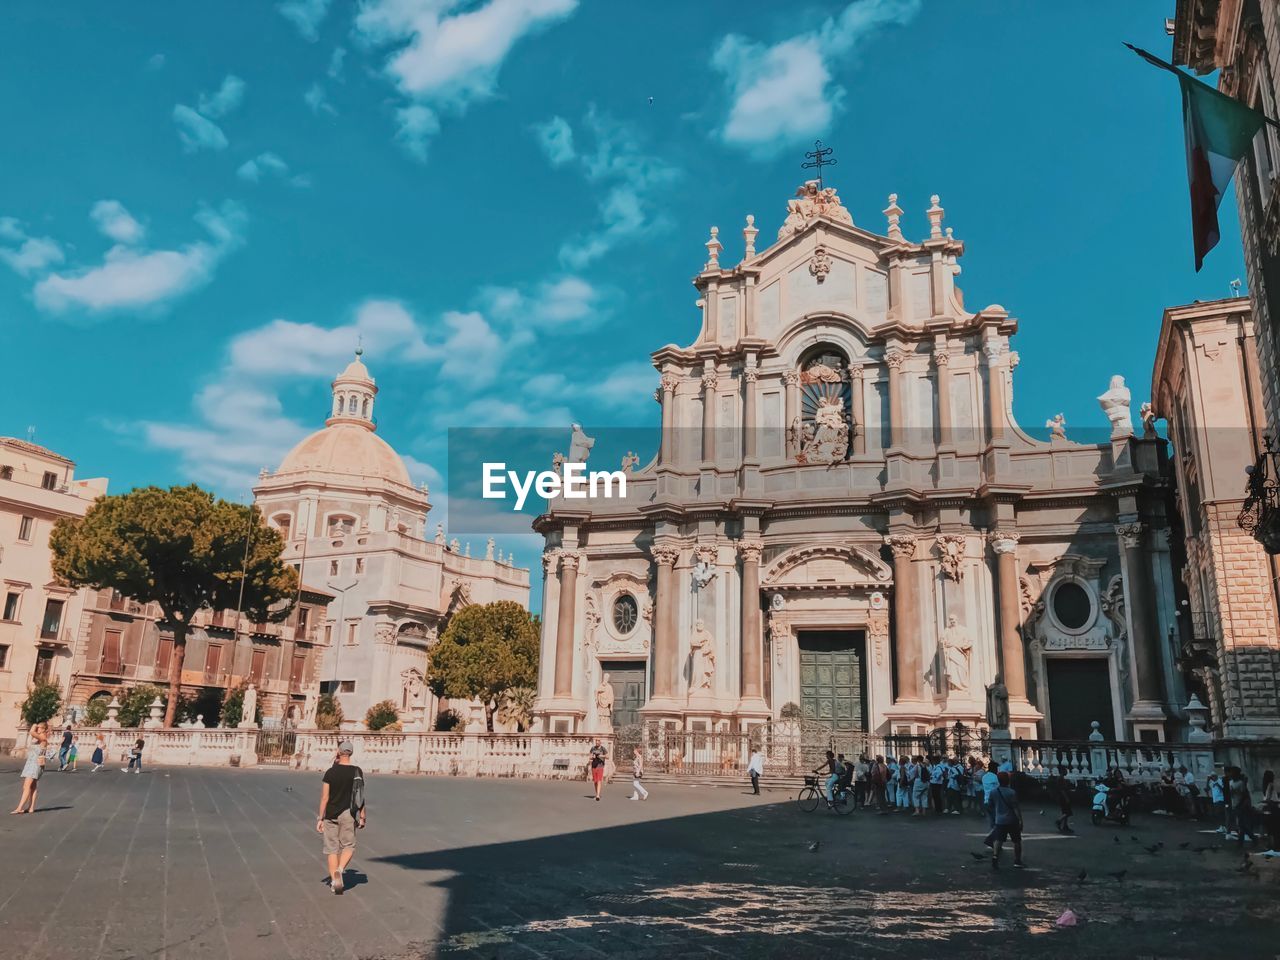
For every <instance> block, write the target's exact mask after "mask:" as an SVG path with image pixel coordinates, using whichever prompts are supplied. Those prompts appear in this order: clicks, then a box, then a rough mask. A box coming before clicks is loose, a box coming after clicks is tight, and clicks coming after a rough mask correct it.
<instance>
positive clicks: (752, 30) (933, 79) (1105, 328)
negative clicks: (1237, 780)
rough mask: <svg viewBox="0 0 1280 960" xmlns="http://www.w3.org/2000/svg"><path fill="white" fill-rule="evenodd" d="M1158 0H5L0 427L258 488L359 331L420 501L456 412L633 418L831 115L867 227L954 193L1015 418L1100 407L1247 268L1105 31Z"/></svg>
mask: <svg viewBox="0 0 1280 960" xmlns="http://www.w3.org/2000/svg"><path fill="white" fill-rule="evenodd" d="M1173 7H1174V4H1173V0H1162V2H1148V0H1141V2H1140V0H1131V2H1126V3H1115V2H1114V0H1080V2H1079V3H1077V4H1076V5H1074V7H1073V9H1072V10H1071V13H1070V15H1064V13H1063V9H1062V6H1061V5H1060V4H1051V3H1041V2H1031V0H1020V2H1007V0H988V2H982V0H971V2H967V3H964V4H957V3H951V2H944V0H855V2H852V3H845V2H840V0H833V2H826V3H807V4H806V3H803V2H801V3H799V4H777V3H766V2H760V0H698V2H697V3H689V2H687V0H681V2H675V0H647V2H645V3H632V4H619V3H610V2H605V0H467V2H461V0H360V2H348V0H283V2H276V3H270V2H265V0H255V2H244V0H219V2H218V3H216V4H128V5H119V4H103V3H100V2H96V0H63V2H60V3H57V4H48V3H37V2H34V0H14V2H11V3H6V4H4V5H3V9H0V124H2V128H3V130H4V131H5V134H6V135H5V136H4V137H3V138H0V330H2V331H3V339H4V344H5V348H6V350H5V352H6V361H7V362H6V363H5V375H4V385H3V389H2V390H0V397H2V398H3V403H0V435H12V436H19V437H25V436H26V435H27V431H28V428H30V427H34V429H35V437H36V440H37V442H39V443H41V444H43V445H46V446H48V447H51V448H53V449H54V450H56V451H58V452H59V453H61V454H63V455H65V456H67V457H70V458H71V459H73V460H75V461H76V462H77V465H78V466H77V475H78V476H80V477H91V476H106V477H109V478H110V489H111V491H113V492H123V491H125V490H128V489H130V488H132V487H134V486H136V485H143V484H161V485H168V484H175V483H186V482H193V481H194V482H197V483H200V484H203V485H206V486H209V487H212V488H213V489H215V490H217V491H218V492H219V493H221V494H222V495H224V496H227V497H230V498H236V497H240V496H244V495H246V494H247V491H248V489H249V487H250V486H251V485H252V483H253V481H254V479H255V477H256V476H257V473H258V470H259V469H260V468H261V467H270V468H273V469H274V467H275V466H276V465H278V463H279V461H280V459H281V458H282V456H283V455H284V453H285V452H286V451H287V450H288V449H289V448H290V447H291V446H292V445H293V444H294V443H295V442H296V441H297V440H299V439H301V438H302V437H303V436H305V435H306V434H307V433H309V432H310V431H312V430H314V429H316V428H318V427H319V426H321V425H322V423H323V420H324V417H325V416H326V414H327V411H328V406H329V381H330V380H331V379H332V377H333V375H334V374H336V373H337V372H338V371H339V370H341V369H342V368H343V366H345V364H346V362H347V361H348V360H349V359H350V356H351V352H352V350H353V348H354V347H355V346H356V345H357V343H362V344H363V347H364V350H365V360H366V362H367V363H368V365H369V368H370V370H371V372H372V374H373V376H374V377H375V378H376V379H377V382H378V386H379V389H380V393H379V396H378V401H377V411H376V412H377V416H378V423H379V434H380V435H381V436H383V437H384V438H385V439H387V440H388V441H389V442H390V443H391V444H392V445H393V446H394V447H395V448H396V449H397V450H398V451H399V452H400V453H401V454H402V455H403V456H404V458H405V460H406V463H407V464H408V466H409V468H410V471H411V473H412V475H413V477H414V479H415V480H416V481H419V482H422V481H425V482H428V483H429V484H430V486H431V489H432V499H433V502H435V503H437V504H442V503H443V502H444V498H445V497H446V496H447V491H446V490H444V489H443V485H444V483H445V477H446V476H447V470H446V464H445V445H446V431H447V429H448V428H449V427H451V426H452V427H500V426H537V427H557V428H559V427H562V428H564V429H565V431H566V437H567V429H568V424H569V423H570V422H571V421H572V420H582V421H584V422H588V423H592V424H597V425H601V426H649V425H652V424H653V423H654V422H655V420H656V418H657V416H658V408H657V405H656V404H655V403H654V402H653V399H652V390H653V387H654V386H655V385H656V380H657V377H656V374H655V373H654V372H653V370H652V367H651V365H650V363H649V360H648V355H649V353H650V352H651V351H653V350H655V349H657V348H658V347H661V346H663V345H664V344H667V343H671V342H674V343H678V344H681V345H684V344H688V343H689V342H690V341H691V340H692V339H693V338H694V337H695V336H696V334H697V330H698V314H697V310H696V308H695V306H694V300H695V291H694V288H693V287H692V286H691V284H690V279H691V278H692V277H693V276H694V274H696V273H697V272H698V270H699V269H701V266H702V263H703V261H704V260H705V259H706V250H705V248H704V246H703V244H704V243H705V242H706V240H707V236H708V231H709V228H710V226H711V225H718V226H719V227H720V228H721V238H722V239H723V240H724V241H725V243H726V250H725V252H724V254H723V255H722V258H723V260H724V261H725V262H730V263H732V262H736V261H737V259H738V258H739V257H740V256H741V234H740V230H741V226H742V223H743V220H744V218H745V215H746V214H748V213H752V214H755V216H756V225H757V226H758V227H759V228H760V229H761V235H762V239H763V238H764V237H767V236H769V235H771V233H772V232H773V231H775V230H776V227H777V226H778V224H779V223H780V222H781V220H782V218H783V216H784V214H785V206H786V201H787V199H788V198H789V197H790V196H791V195H792V194H793V192H794V190H795V188H796V186H797V185H798V184H799V183H800V182H801V181H802V180H803V179H805V173H804V172H803V171H802V170H801V169H800V166H799V165H800V163H801V162H802V160H803V154H804V152H805V151H806V150H810V149H812V142H813V140H814V139H816V138H821V139H822V140H823V141H824V142H826V143H827V144H829V145H831V146H832V147H834V149H835V151H836V154H835V155H836V157H837V159H838V165H837V166H836V167H834V168H831V169H830V170H829V171H828V173H827V181H828V184H829V185H833V186H835V187H836V188H837V189H838V190H839V192H840V195H841V198H842V199H843V201H844V203H845V205H846V206H847V207H848V209H849V210H850V212H851V214H852V215H853V219H854V222H855V223H858V224H860V225H864V226H866V227H868V228H869V229H871V230H875V231H878V232H883V230H884V217H883V216H882V214H881V212H880V211H881V210H882V209H883V208H884V207H885V205H886V201H887V196H888V195H889V194H890V193H897V194H898V197H899V203H900V204H901V206H902V207H903V208H904V209H905V210H906V214H905V216H904V218H903V229H904V231H905V232H906V233H907V235H908V236H909V237H913V238H915V239H923V238H924V237H925V236H926V235H927V222H926V219H925V215H924V211H925V209H926V208H927V207H928V206H929V197H930V195H931V194H934V193H937V194H939V195H940V196H941V203H942V206H943V207H944V208H945V210H946V224H947V225H948V226H950V227H952V228H954V231H955V235H956V237H958V238H959V239H961V240H963V241H965V245H966V253H965V256H964V258H963V259H962V261H961V265H962V267H963V274H962V275H961V277H960V278H959V283H960V285H961V286H962V287H963V289H964V291H965V300H966V304H967V306H968V307H969V308H970V309H977V308H978V307H981V306H983V305H986V304H990V303H999V304H1002V305H1004V306H1005V307H1006V308H1007V309H1008V310H1009V312H1010V313H1011V314H1013V315H1014V316H1015V317H1017V318H1018V319H1019V321H1020V328H1019V333H1018V335H1017V337H1016V338H1015V341H1014V348H1015V349H1016V350H1017V351H1018V353H1019V355H1020V357H1021V364H1020V366H1019V367H1018V369H1017V372H1016V374H1015V383H1014V391H1015V394H1014V408H1015V414H1016V415H1017V417H1018V419H1019V420H1020V421H1021V422H1022V424H1023V425H1024V427H1026V428H1028V429H1029V430H1030V432H1032V434H1033V435H1036V436H1041V435H1045V432H1044V431H1043V429H1042V428H1041V427H1040V425H1041V424H1043V423H1044V421H1045V420H1046V419H1047V418H1048V417H1050V416H1052V415H1053V414H1055V413H1058V412H1063V413H1064V414H1065V415H1066V419H1067V424H1068V433H1069V434H1070V431H1071V428H1072V427H1073V426H1079V427H1081V428H1083V427H1088V428H1091V429H1099V428H1101V427H1104V426H1105V418H1104V417H1103V415H1102V413H1101V411H1100V409H1099V408H1098V405H1097V402H1096V400H1095V399H1094V398H1095V397H1096V396H1097V395H1098V394H1099V393H1102V392H1103V390H1105V389H1106V386H1107V382H1108V378H1109V377H1110V376H1111V375H1112V374H1115V373H1120V374H1123V375H1124V376H1125V377H1126V379H1127V381H1128V383H1129V384H1130V386H1131V387H1132V388H1133V393H1134V407H1135V409H1136V407H1137V405H1138V404H1139V403H1140V402H1141V401H1142V400H1143V399H1146V398H1147V396H1148V395H1149V392H1150V380H1151V362H1152V358H1153V355H1154V352H1155V346H1156V339H1157V336H1158V333H1159V322H1160V315H1161V311H1162V309H1163V308H1164V307H1165V306H1168V305H1174V304H1181V303H1187V302H1190V301H1192V300H1197V299H1200V300H1209V299H1215V298H1218V297H1223V296H1228V295H1230V292H1231V291H1230V288H1229V283H1230V281H1231V280H1233V279H1235V278H1237V277H1238V278H1241V279H1243V277H1244V269H1243V264H1242V257H1241V252H1240V242H1239V228H1238V224H1237V222H1236V216H1235V208H1234V198H1233V197H1232V196H1228V197H1227V199H1226V201H1225V202H1224V204H1223V209H1222V216H1221V220H1222V236H1223V241H1222V243H1221V245H1220V246H1219V247H1218V249H1217V250H1215V251H1213V252H1212V253H1211V254H1210V255H1209V257H1208V259H1207V260H1206V263H1205V266H1204V269H1203V270H1202V272H1201V273H1199V274H1196V273H1195V272H1194V271H1193V261H1192V250H1191V235H1190V226H1189V224H1190V212H1189V208H1188V200H1187V186H1186V172H1185V161H1184V154H1183V146H1182V128H1181V118H1180V107H1179V98H1178V91H1177V83H1176V82H1175V81H1174V80H1173V78H1172V77H1170V76H1168V75H1167V74H1164V73H1163V72H1162V71H1159V70H1155V69H1153V68H1152V67H1150V66H1148V65H1146V64H1144V63H1143V62H1142V61H1141V60H1139V59H1138V58H1137V57H1136V56H1134V55H1133V54H1132V53H1131V52H1129V51H1128V50H1126V49H1125V48H1124V47H1123V46H1122V41H1125V40H1128V41H1131V42H1133V43H1135V44H1137V45H1139V46H1143V47H1145V48H1147V49H1148V50H1150V51H1152V52H1153V53H1156V54H1157V55H1159V56H1164V57H1167V56H1168V55H1169V50H1170V47H1171V40H1170V38H1168V37H1167V36H1166V35H1165V32H1164V18H1165V17H1167V16H1171V15H1172V14H1173ZM641 453H642V459H643V460H646V461H647V459H648V456H649V455H650V454H651V451H642V452H641ZM437 512H438V508H437V510H436V511H433V516H432V517H431V518H430V520H429V525H433V524H434V522H435V521H436V520H437V519H441V518H439V517H437V516H436V515H435V514H436V513H437ZM531 539H532V538H524V541H523V542H522V543H521V544H519V545H518V546H516V556H517V560H519V561H521V562H522V563H525V564H528V565H530V566H533V567H534V571H533V572H534V575H535V577H536V576H537V575H539V574H540V569H539V565H538V564H536V550H537V546H536V544H534V543H530V540H531ZM514 542H515V541H513V543H514ZM535 596H536V589H535Z"/></svg>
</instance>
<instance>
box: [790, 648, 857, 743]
mask: <svg viewBox="0 0 1280 960" xmlns="http://www.w3.org/2000/svg"><path fill="white" fill-rule="evenodd" d="M797 641H798V643H799V646H800V711H801V713H802V715H803V716H804V718H805V719H806V720H818V721H820V722H822V723H829V724H831V726H832V727H833V728H834V730H835V731H836V732H839V733H863V732H865V731H866V729H867V680H866V672H865V671H864V670H863V659H864V654H865V652H866V640H865V637H864V635H863V634H862V633H861V632H860V631H853V630H849V631H837V630H806V631H802V632H801V633H800V634H799V635H798V636H797Z"/></svg>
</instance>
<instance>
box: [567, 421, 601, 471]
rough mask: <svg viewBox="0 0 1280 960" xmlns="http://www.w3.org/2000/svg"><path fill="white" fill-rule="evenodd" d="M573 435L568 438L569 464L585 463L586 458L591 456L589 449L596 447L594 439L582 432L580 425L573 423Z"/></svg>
mask: <svg viewBox="0 0 1280 960" xmlns="http://www.w3.org/2000/svg"><path fill="white" fill-rule="evenodd" d="M572 426H573V433H572V434H571V435H570V438H569V462H570V463H586V462H587V457H589V456H591V448H592V447H594V446H595V445H596V438H595V437H588V436H587V435H586V434H585V433H583V432H582V424H580V423H575V424H573V425H572Z"/></svg>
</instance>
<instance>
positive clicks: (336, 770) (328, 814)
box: [316, 740, 365, 894]
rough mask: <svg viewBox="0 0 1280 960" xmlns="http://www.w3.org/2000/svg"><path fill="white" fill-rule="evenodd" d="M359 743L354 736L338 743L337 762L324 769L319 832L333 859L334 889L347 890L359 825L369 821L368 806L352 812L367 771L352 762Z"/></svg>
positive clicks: (330, 858)
mask: <svg viewBox="0 0 1280 960" xmlns="http://www.w3.org/2000/svg"><path fill="white" fill-rule="evenodd" d="M354 752H355V746H354V745H353V744H352V743H351V741H350V740H343V741H342V742H341V743H340V744H338V755H337V756H336V757H334V758H333V766H331V767H330V768H329V769H328V770H326V771H325V772H324V781H323V783H322V784H321V787H320V812H319V815H318V816H317V817H316V833H318V834H320V835H321V836H323V837H324V845H323V848H322V849H323V851H324V855H325V856H326V857H327V858H328V862H329V885H330V887H332V889H333V892H334V893H336V894H341V893H342V892H343V889H344V887H343V882H342V876H343V874H344V873H345V872H346V869H347V864H349V863H350V862H351V858H352V857H353V856H355V852H356V828H357V827H363V826H364V825H365V810H364V807H361V808H360V812H359V818H358V819H357V816H356V815H355V814H353V813H352V812H351V797H352V793H353V792H354V789H355V782H356V778H357V777H359V778H360V779H361V781H363V779H364V774H363V772H362V771H361V770H360V768H359V767H357V766H355V765H354V764H353V763H352V762H351V754H353V753H354Z"/></svg>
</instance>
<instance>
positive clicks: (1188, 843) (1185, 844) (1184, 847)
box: [1178, 840, 1191, 850]
mask: <svg viewBox="0 0 1280 960" xmlns="http://www.w3.org/2000/svg"><path fill="white" fill-rule="evenodd" d="M1189 846H1191V841H1190V840H1188V841H1187V842H1186V843H1180V844H1178V849H1179V850H1185V849H1187V847H1189Z"/></svg>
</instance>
